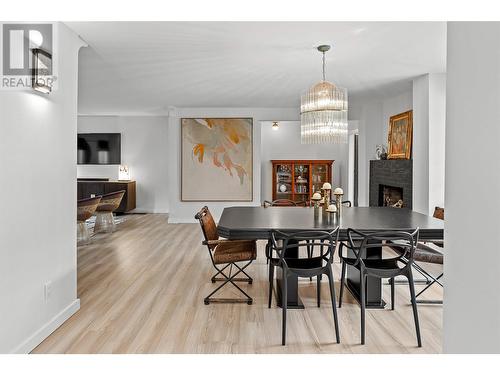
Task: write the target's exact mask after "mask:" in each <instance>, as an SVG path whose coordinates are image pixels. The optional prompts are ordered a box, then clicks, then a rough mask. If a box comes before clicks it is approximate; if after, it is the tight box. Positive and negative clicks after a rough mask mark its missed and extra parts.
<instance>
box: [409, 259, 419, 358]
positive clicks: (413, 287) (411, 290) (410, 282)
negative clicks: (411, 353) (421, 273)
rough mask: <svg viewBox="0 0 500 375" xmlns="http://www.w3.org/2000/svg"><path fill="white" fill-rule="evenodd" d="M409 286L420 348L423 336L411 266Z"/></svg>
mask: <svg viewBox="0 0 500 375" xmlns="http://www.w3.org/2000/svg"><path fill="white" fill-rule="evenodd" d="M406 277H407V278H408V286H409V287H410V295H411V306H412V308H413V319H414V320H415V330H416V332H417V345H418V347H419V348H421V347H422V338H421V337H420V324H419V321H418V310H417V299H416V298H415V285H414V284H413V274H412V272H411V268H408V274H407V275H406Z"/></svg>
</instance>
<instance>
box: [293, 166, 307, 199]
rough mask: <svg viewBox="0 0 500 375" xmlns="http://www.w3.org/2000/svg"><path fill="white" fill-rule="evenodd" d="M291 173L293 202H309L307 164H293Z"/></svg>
mask: <svg viewBox="0 0 500 375" xmlns="http://www.w3.org/2000/svg"><path fill="white" fill-rule="evenodd" d="M293 172H294V173H293V177H294V184H293V186H294V189H293V191H294V193H295V196H294V199H295V201H296V202H302V201H307V200H309V164H295V166H294V171H293Z"/></svg>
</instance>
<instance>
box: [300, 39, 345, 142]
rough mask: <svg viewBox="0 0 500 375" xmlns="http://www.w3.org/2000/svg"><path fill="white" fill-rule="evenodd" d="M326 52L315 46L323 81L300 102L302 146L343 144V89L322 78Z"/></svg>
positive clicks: (326, 49)
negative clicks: (306, 144)
mask: <svg viewBox="0 0 500 375" xmlns="http://www.w3.org/2000/svg"><path fill="white" fill-rule="evenodd" d="M329 49H330V46H328V45H322V46H319V47H318V51H320V52H321V53H323V80H322V81H321V82H319V83H317V84H315V85H314V86H313V87H311V88H310V89H309V91H307V92H306V93H305V94H304V95H302V98H301V101H300V102H301V103H300V138H301V142H302V143H347V90H346V89H343V88H340V87H337V86H335V85H334V84H333V83H331V82H328V81H327V80H326V78H325V53H326V52H327V51H328V50H329Z"/></svg>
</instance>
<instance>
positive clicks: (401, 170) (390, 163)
mask: <svg viewBox="0 0 500 375" xmlns="http://www.w3.org/2000/svg"><path fill="white" fill-rule="evenodd" d="M380 185H387V186H393V187H399V188H401V189H402V190H403V201H404V207H405V208H409V209H410V210H411V209H412V206H413V161H412V160H370V193H369V203H370V206H371V207H377V206H379V192H380Z"/></svg>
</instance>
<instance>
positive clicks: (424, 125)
mask: <svg viewBox="0 0 500 375" xmlns="http://www.w3.org/2000/svg"><path fill="white" fill-rule="evenodd" d="M412 158H413V210H414V211H417V212H421V213H423V214H428V209H429V75H428V74H426V75H423V76H420V77H417V78H415V79H414V80H413V146H412Z"/></svg>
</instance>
